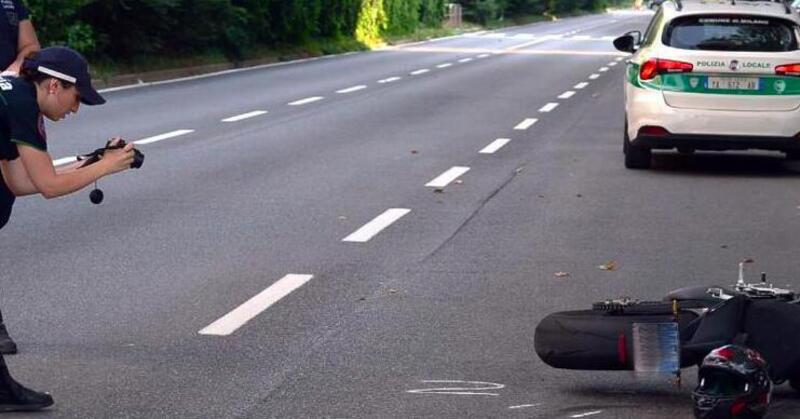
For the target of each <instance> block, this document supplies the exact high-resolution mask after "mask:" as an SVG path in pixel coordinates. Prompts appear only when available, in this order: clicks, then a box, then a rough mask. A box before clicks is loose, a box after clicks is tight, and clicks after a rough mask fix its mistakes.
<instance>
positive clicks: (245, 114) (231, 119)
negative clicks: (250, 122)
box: [222, 111, 267, 122]
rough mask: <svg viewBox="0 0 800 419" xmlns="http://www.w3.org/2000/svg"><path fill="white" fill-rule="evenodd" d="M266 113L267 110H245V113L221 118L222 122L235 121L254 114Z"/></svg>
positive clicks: (252, 116) (254, 115) (251, 116)
mask: <svg viewBox="0 0 800 419" xmlns="http://www.w3.org/2000/svg"><path fill="white" fill-rule="evenodd" d="M266 113H267V111H253V112H247V113H243V114H241V115H236V116H232V117H230V118H225V119H223V120H222V122H237V121H241V120H243V119H248V118H254V117H256V116H260V115H264V114H266Z"/></svg>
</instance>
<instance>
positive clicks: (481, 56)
mask: <svg viewBox="0 0 800 419" xmlns="http://www.w3.org/2000/svg"><path fill="white" fill-rule="evenodd" d="M488 56H489V54H481V55H479V56H478V58H486V57H488Z"/></svg>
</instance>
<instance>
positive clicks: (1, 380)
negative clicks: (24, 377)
mask: <svg viewBox="0 0 800 419" xmlns="http://www.w3.org/2000/svg"><path fill="white" fill-rule="evenodd" d="M52 404H53V398H52V397H50V395H49V394H47V393H39V392H38V391H34V390H31V389H29V388H25V387H24V386H23V385H22V384H20V383H18V382H17V381H16V380H14V378H13V377H11V374H10V373H9V372H8V367H7V366H6V361H5V359H3V356H2V355H0V412H16V411H29V410H40V409H44V408H45V407H48V406H50V405H52Z"/></svg>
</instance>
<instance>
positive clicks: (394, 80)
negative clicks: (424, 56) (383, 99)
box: [378, 77, 403, 84]
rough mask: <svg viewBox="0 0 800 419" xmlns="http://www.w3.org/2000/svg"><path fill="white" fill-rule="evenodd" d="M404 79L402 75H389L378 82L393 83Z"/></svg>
mask: <svg viewBox="0 0 800 419" xmlns="http://www.w3.org/2000/svg"><path fill="white" fill-rule="evenodd" d="M402 79H403V78H402V77H389V78H388V79H383V80H378V83H380V84H386V83H393V82H396V81H398V80H402Z"/></svg>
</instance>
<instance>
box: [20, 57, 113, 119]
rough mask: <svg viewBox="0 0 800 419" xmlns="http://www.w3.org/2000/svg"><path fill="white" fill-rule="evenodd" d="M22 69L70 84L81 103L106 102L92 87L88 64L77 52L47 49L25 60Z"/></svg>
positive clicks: (94, 103) (97, 103)
mask: <svg viewBox="0 0 800 419" xmlns="http://www.w3.org/2000/svg"><path fill="white" fill-rule="evenodd" d="M23 67H24V68H27V69H31V70H36V71H38V72H40V73H42V74H46V75H48V76H51V77H54V78H56V79H59V80H63V81H65V82H68V83H72V84H74V85H75V87H76V88H77V89H78V93H79V94H80V96H81V102H82V103H85V104H87V105H102V104H104V103H106V100H105V99H104V98H103V97H102V96H100V93H97V90H95V89H94V87H92V78H91V77H90V76H89V63H87V62H86V59H85V58H83V56H82V55H81V54H79V53H78V52H77V51H75V50H73V49H71V48H67V47H48V48H44V49H43V50H41V51H38V52H36V53H34V54H33V55H32V56H31V57H29V58H26V59H25V63H24V64H23Z"/></svg>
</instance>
